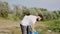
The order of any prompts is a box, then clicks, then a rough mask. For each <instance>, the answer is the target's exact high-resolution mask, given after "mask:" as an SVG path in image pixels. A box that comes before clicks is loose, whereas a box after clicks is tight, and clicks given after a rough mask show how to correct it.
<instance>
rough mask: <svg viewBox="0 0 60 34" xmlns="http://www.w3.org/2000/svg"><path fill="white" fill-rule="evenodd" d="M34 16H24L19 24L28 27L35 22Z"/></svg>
mask: <svg viewBox="0 0 60 34" xmlns="http://www.w3.org/2000/svg"><path fill="white" fill-rule="evenodd" d="M36 18H37V17H36V16H33V15H29V16H27V15H26V16H24V18H23V20H22V21H21V24H22V25H23V26H28V25H29V26H30V25H31V23H35V22H36Z"/></svg>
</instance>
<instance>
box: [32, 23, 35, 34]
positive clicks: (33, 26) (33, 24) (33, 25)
mask: <svg viewBox="0 0 60 34" xmlns="http://www.w3.org/2000/svg"><path fill="white" fill-rule="evenodd" d="M34 28H35V23H32V24H31V30H32V34H34Z"/></svg>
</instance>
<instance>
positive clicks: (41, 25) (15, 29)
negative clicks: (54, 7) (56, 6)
mask: <svg viewBox="0 0 60 34" xmlns="http://www.w3.org/2000/svg"><path fill="white" fill-rule="evenodd" d="M4 23H5V24H4ZM19 23H20V22H18V21H15V22H14V21H11V20H8V19H4V18H1V19H0V24H2V25H1V26H0V28H2V26H4V27H3V28H2V29H8V30H11V31H10V33H11V34H21V29H20V27H19ZM35 26H36V27H35V29H36V30H37V31H38V32H39V34H60V19H56V20H50V21H39V22H37V23H36V25H35ZM48 30H51V32H49V31H48Z"/></svg>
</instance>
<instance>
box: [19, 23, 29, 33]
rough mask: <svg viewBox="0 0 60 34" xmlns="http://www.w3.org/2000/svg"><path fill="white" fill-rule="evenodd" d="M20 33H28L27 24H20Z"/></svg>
mask: <svg viewBox="0 0 60 34" xmlns="http://www.w3.org/2000/svg"><path fill="white" fill-rule="evenodd" d="M20 27H21V31H22V34H29V26H23V25H21V24H20Z"/></svg>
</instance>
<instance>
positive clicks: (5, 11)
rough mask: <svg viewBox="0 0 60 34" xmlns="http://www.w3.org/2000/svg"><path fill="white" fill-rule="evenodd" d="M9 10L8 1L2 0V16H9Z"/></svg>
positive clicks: (0, 10) (0, 3) (0, 11)
mask: <svg viewBox="0 0 60 34" xmlns="http://www.w3.org/2000/svg"><path fill="white" fill-rule="evenodd" d="M8 12H9V5H8V3H7V2H0V16H1V17H4V18H6V17H8Z"/></svg>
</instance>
